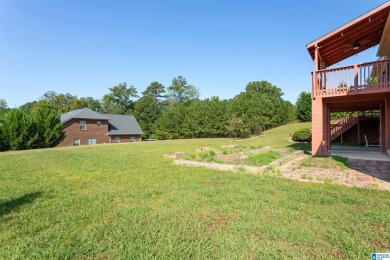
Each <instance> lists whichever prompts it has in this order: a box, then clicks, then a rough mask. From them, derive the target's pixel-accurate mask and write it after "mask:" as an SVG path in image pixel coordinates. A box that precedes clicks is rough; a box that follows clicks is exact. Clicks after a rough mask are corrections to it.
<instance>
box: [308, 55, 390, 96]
mask: <svg viewBox="0 0 390 260" xmlns="http://www.w3.org/2000/svg"><path fill="white" fill-rule="evenodd" d="M312 84H313V89H312V93H313V96H314V97H317V96H333V95H340V94H349V93H351V94H358V93H359V92H367V91H373V92H376V91H378V90H382V89H387V88H388V89H389V90H390V59H388V60H379V61H375V62H368V63H363V64H357V65H351V66H345V67H340V68H333V69H326V70H318V71H315V72H314V73H313V83H312Z"/></svg>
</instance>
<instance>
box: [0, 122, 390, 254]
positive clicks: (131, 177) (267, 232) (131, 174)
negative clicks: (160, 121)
mask: <svg viewBox="0 0 390 260" xmlns="http://www.w3.org/2000/svg"><path fill="white" fill-rule="evenodd" d="M294 127H297V128H301V127H302V125H299V124H295V125H292V126H291V125H290V126H284V127H280V128H278V129H273V130H271V131H269V132H266V133H265V136H264V137H259V138H253V139H249V140H243V141H239V143H244V144H245V145H247V146H248V147H249V146H250V145H262V146H267V145H272V144H274V146H276V147H277V146H279V147H283V146H284V147H286V146H291V147H293V148H294V149H298V148H297V146H294V145H291V143H289V142H288V135H289V134H290V132H293V128H294ZM278 132H279V134H278ZM272 137H273V138H272ZM275 138H279V139H283V140H279V141H277V140H273V139H275ZM235 143H237V141H233V140H231V139H198V140H177V141H164V142H162V141H161V142H160V141H159V142H150V143H146V142H145V143H140V144H138V143H131V144H119V145H97V146H92V147H69V148H60V149H47V150H35V151H21V152H8V153H0V230H1V232H0V258H2V259H4V258H5V259H9V258H22V259H25V258H29V259H48V258H49V259H53V258H61V259H65V258H77V259H82V258H98V259H105V258H122V259H145V258H153V259H166V258H169V259H188V258H198V259H199V258H202V259H204V258H224V259H237V258H240V259H242V258H250V259H253V258H259V259H286V258H303V259H314V258H318V259H340V258H341V259H345V258H349V259H367V258H369V256H370V253H371V252H389V251H390V245H389V243H388V242H389V241H390V225H389V216H388V213H389V212H390V193H389V192H384V191H376V190H369V189H357V188H347V187H342V186H337V185H332V184H313V183H301V182H295V181H292V180H287V179H283V178H279V177H272V176H255V175H251V174H247V173H245V172H243V173H229V172H218V171H213V170H207V169H203V168H187V167H182V166H175V165H173V164H172V159H167V158H164V157H163V154H165V153H172V152H176V151H183V152H188V153H192V152H193V151H194V150H195V149H196V148H199V147H206V146H207V147H213V148H216V149H218V148H220V147H221V145H223V144H235Z"/></svg>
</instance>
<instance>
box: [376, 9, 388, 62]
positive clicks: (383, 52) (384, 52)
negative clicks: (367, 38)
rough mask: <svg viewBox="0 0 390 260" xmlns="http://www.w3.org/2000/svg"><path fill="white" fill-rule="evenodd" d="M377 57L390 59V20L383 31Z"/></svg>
mask: <svg viewBox="0 0 390 260" xmlns="http://www.w3.org/2000/svg"><path fill="white" fill-rule="evenodd" d="M389 17H390V14H389ZM376 56H378V57H386V56H387V57H390V19H389V18H387V22H386V25H385V28H384V29H383V33H382V38H381V42H380V44H379V48H378V52H377V54H376Z"/></svg>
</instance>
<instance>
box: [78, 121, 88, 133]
mask: <svg viewBox="0 0 390 260" xmlns="http://www.w3.org/2000/svg"><path fill="white" fill-rule="evenodd" d="M81 122H85V124H84V129H81V125H82V124H81ZM79 124H80V127H79V128H80V130H81V131H85V130H87V120H80V122H79Z"/></svg>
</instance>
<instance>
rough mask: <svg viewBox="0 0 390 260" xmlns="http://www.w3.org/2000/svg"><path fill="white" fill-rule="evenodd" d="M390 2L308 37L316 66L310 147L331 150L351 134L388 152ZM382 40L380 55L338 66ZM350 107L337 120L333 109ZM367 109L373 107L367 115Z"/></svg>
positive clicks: (319, 152) (327, 151) (340, 109)
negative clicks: (322, 33) (315, 35)
mask: <svg viewBox="0 0 390 260" xmlns="http://www.w3.org/2000/svg"><path fill="white" fill-rule="evenodd" d="M389 13H390V2H386V3H384V4H382V5H381V6H378V7H377V8H375V9H373V10H371V11H369V12H367V13H365V14H363V15H362V16H360V17H358V18H356V19H355V20H353V21H351V22H349V23H347V24H345V25H343V26H341V27H339V28H337V29H335V30H333V31H331V32H329V33H328V34H326V35H324V36H322V37H320V38H318V39H316V40H315V41H313V42H311V43H309V44H308V45H307V46H306V47H307V50H308V52H309V54H310V56H311V58H312V59H313V61H314V71H313V72H312V152H313V154H316V155H322V154H329V153H330V151H331V150H332V149H333V148H331V142H332V141H333V140H336V139H339V140H340V139H341V140H340V141H341V142H343V139H345V138H347V139H348V140H346V141H351V140H352V139H351V138H353V141H354V142H356V143H358V144H361V143H365V145H366V146H369V145H371V144H373V146H374V145H376V146H378V150H380V151H382V152H383V153H384V154H387V155H389V153H390V18H389ZM376 45H378V49H377V57H378V58H377V59H376V61H372V62H366V63H362V64H354V65H349V66H344V67H335V66H334V65H335V64H337V63H338V62H340V61H342V60H345V59H347V58H349V57H351V56H354V55H356V54H358V53H360V52H362V51H365V50H367V49H369V48H372V47H374V46H376ZM336 112H346V113H347V116H346V117H345V118H344V119H342V120H340V121H339V122H337V123H335V122H332V121H331V117H330V115H331V113H336ZM366 112H372V113H371V114H370V115H368V114H367V113H366Z"/></svg>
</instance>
